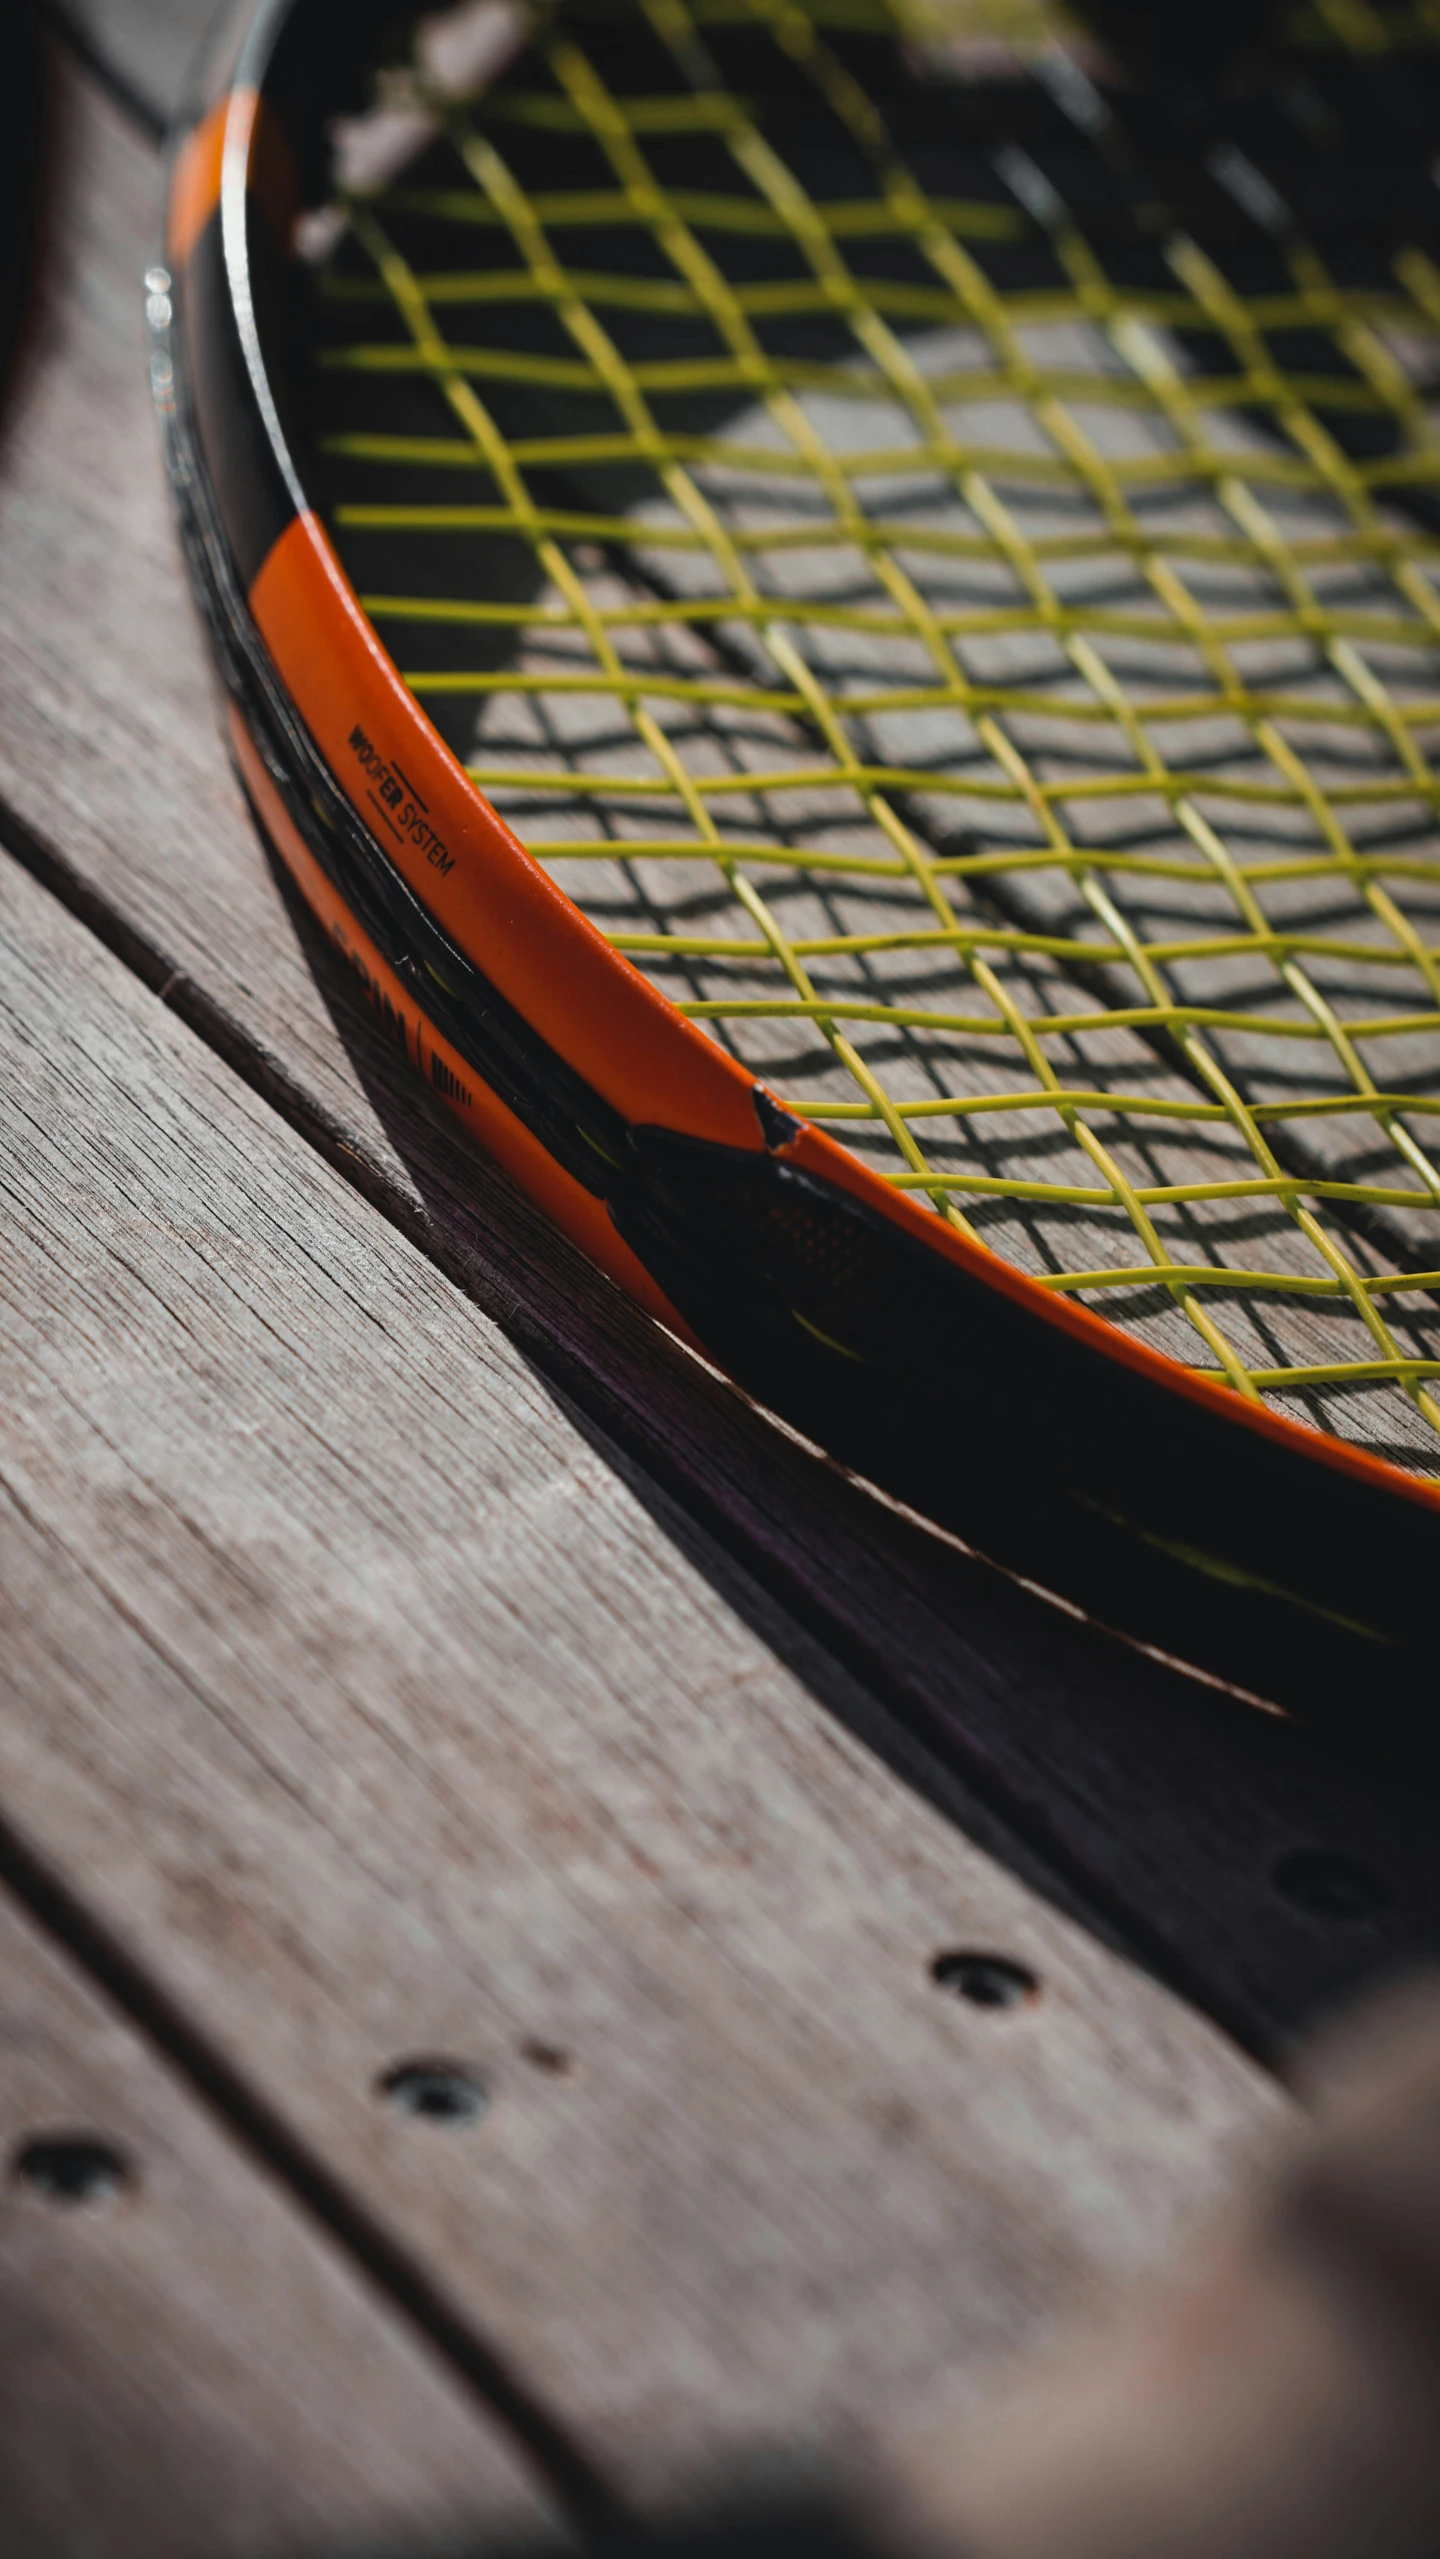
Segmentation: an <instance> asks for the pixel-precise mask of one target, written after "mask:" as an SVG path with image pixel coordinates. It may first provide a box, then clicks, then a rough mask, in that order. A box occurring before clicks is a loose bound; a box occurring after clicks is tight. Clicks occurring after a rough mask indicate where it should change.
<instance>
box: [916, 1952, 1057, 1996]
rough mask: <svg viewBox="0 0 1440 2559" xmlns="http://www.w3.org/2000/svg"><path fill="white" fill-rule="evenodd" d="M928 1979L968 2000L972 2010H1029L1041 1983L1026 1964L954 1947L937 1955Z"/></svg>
mask: <svg viewBox="0 0 1440 2559" xmlns="http://www.w3.org/2000/svg"><path fill="white" fill-rule="evenodd" d="M930 1978H931V1980H932V1981H933V1982H936V1983H938V1985H939V1987H940V1989H941V1990H948V1991H951V1992H953V1994H954V1996H955V1997H956V1998H957V1999H968V2000H969V2002H970V2005H971V2007H972V2008H1028V2007H1030V2006H1031V2005H1032V2003H1033V2002H1034V2001H1035V2000H1037V1999H1038V1998H1039V1996H1040V1984H1039V1982H1038V1980H1037V1979H1036V1976H1035V1975H1034V1973H1032V1972H1031V1971H1030V1969H1029V1966H1028V1965H1026V1964H1017V1963H1015V1962H1014V1961H1013V1960H1012V1959H1011V1957H1010V1956H1008V1955H986V1954H982V1953H980V1952H979V1951H978V1949H969V1948H957V1949H956V1950H954V1951H953V1952H951V1953H949V1954H944V1955H937V1956H936V1958H935V1961H934V1962H933V1964H932V1965H931V1967H930Z"/></svg>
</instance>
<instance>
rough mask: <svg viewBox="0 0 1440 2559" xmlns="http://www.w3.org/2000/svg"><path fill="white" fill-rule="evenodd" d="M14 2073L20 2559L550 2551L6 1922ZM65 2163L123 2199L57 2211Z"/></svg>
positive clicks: (7, 2079) (259, 2199)
mask: <svg viewBox="0 0 1440 2559" xmlns="http://www.w3.org/2000/svg"><path fill="white" fill-rule="evenodd" d="M0 2054H3V2064H0V2175H3V2181H4V2182H3V2185H0V2513H3V2515H4V2536H5V2546H6V2548H7V2549H8V2550H12V2551H14V2552H16V2553H17V2559H19V2555H20V2554H23V2559H76V2554H78V2553H81V2552H83V2553H84V2559H193V2554H194V2553H195V2552H196V2551H199V2550H204V2551H206V2552H207V2553H213V2554H214V2555H215V2559H274V2554H276V2553H277V2552H279V2551H280V2550H282V2549H283V2550H287V2551H289V2550H297V2549H299V2548H300V2547H302V2546H305V2547H308V2548H311V2549H315V2550H320V2549H322V2548H323V2549H329V2548H334V2547H338V2546H339V2545H340V2544H341V2542H342V2541H349V2540H352V2539H354V2538H355V2537H358V2536H362V2535H363V2536H364V2537H365V2538H366V2539H367V2540H368V2539H370V2538H371V2537H374V2536H378V2535H379V2534H380V2533H382V2532H385V2533H387V2534H388V2533H389V2532H391V2531H395V2532H397V2533H401V2532H403V2533H405V2534H406V2535H408V2534H410V2533H412V2532H413V2533H415V2534H416V2535H421V2534H424V2533H426V2532H429V2531H434V2530H436V2529H438V2528H439V2527H441V2526H453V2525H456V2524H458V2523H460V2522H463V2521H465V2520H466V2519H469V2518H473V2517H475V2516H477V2515H484V2516H487V2517H490V2518H492V2519H495V2518H498V2517H501V2516H506V2515H508V2516H509V2517H510V2518H511V2520H512V2523H513V2525H514V2526H515V2527H516V2528H517V2529H518V2528H524V2529H527V2530H528V2531H529V2532H531V2533H537V2532H540V2533H543V2532H544V2531H545V2530H546V2524H545V2518H544V2515H543V2512H542V2510H541V2508H540V2506H539V2504H538V2502H537V2500H536V2497H535V2494H534V2491H533V2489H532V2488H531V2487H530V2485H529V2484H528V2481H527V2480H526V2479H525V2478H524V2477H522V2475H521V2472H520V2470H519V2466H518V2464H517V2462H516V2461H515V2459H514V2457H513V2456H512V2455H511V2453H510V2452H509V2450H508V2449H507V2447H506V2446H505V2445H504V2444H503V2443H502V2441H501V2439H500V2438H499V2436H498V2435H497V2434H496V2433H495V2432H494V2431H493V2430H492V2429H491V2428H489V2427H488V2426H487V2424H486V2423H485V2421H484V2419H483V2418H482V2417H481V2416H480V2415H479V2413H478V2412H477V2411H476V2409H475V2408H474V2406H473V2404H470V2403H467V2402H466V2400H465V2399H464V2398H463V2397H462V2396H461V2394H460V2393H459V2392H458V2391H457V2390H456V2389H455V2388H454V2387H453V2385H452V2384H451V2382H450V2381H449V2379H448V2378H447V2376H446V2375H445V2374H444V2373H443V2372H442V2371H441V2370H440V2368H439V2366H438V2365H437V2364H433V2363H432V2362H431V2360H430V2358H429V2356H428V2355H427V2354H426V2353H425V2351H424V2350H423V2349H422V2348H421V2347H419V2346H417V2345H416V2343H415V2342H414V2341H413V2339H411V2338H409V2337H407V2336H406V2335H405V2334H404V2333H403V2332H402V2331H401V2330H400V2329H399V2328H398V2327H397V2326H396V2324H395V2323H394V2321H393V2320H392V2318H391V2317H390V2316H389V2315H388V2314H387V2312H386V2310H385V2308H384V2306H383V2305H377V2303H376V2302H375V2300H374V2299H373V2298H371V2297H368V2296H367V2294H366V2292H365V2290H364V2289H363V2288H362V2286H361V2285H360V2284H359V2283H358V2282H357V2280H356V2277H355V2275H354V2273H353V2271H352V2269H351V2268H350V2267H349V2266H348V2265H347V2264H346V2263H345V2262H344V2260H343V2259H342V2258H341V2257H340V2256H339V2255H338V2253H336V2252H335V2251H333V2250H332V2249H331V2248H330V2247H329V2245H328V2244H327V2243H326V2242H325V2241H324V2240H323V2239H321V2238H319V2237H317V2235H316V2233H315V2232H314V2231H313V2230H312V2229H311V2228H310V2227H309V2226H307V2224H306V2222H305V2220H304V2218H303V2217H302V2216H301V2215H300V2214H299V2213H297V2211H296V2210H295V2208H294V2207H293V2205H292V2204H291V2203H290V2202H289V2200H288V2198H286V2197H284V2196H283V2195H282V2194H281V2193H280V2192H279V2191H278V2190H277V2189H276V2187H275V2186H274V2184H273V2183H272V2182H271V2180H270V2179H269V2178H268V2177H267V2176H266V2175H265V2174H264V2173H263V2171H261V2170H259V2169H257V2167H256V2166H255V2165H254V2164H253V2163H252V2162H251V2161H249V2160H248V2159H247V2158H246V2157H245V2156H244V2155H243V2153H242V2152H241V2151H240V2150H238V2149H237V2148H236V2147H235V2145H234V2144H233V2143H232V2142H231V2141H229V2140H228V2139H227V2138H226V2137H225V2135H224V2134H223V2133H222V2132H221V2131H219V2130H218V2129H217V2128H216V2126H215V2124H214V2123H213V2122H212V2121H209V2120H207V2118H206V2116H205V2115H204V2114H203V2113H202V2111H201V2110H200V2108H199V2107H198V2106H197V2105H196V2103H195V2101H194V2100H193V2098H192V2097H191V2096H190V2095H189V2094H188V2092H187V2091H186V2090H185V2088H184V2087H183V2086H181V2085H180V2084H179V2083H178V2082H177V2081H176V2080H175V2079H174V2078H173V2077H172V2076H171V2075H170V2074H169V2073H168V2072H167V2071H166V2070H165V2069H164V2068H163V2066H161V2065H160V2064H159V2063H158V2062H157V2061H156V2059H155V2058H154V2056H153V2055H152V2053H151V2052H149V2051H148V2050H147V2048H146V2046H145V2044H144V2043H143V2041H142V2040H141V2039H140V2037H139V2036H137V2034H136V2033H135V2032H134V2030H133V2029H132V2028H131V2027H130V2026H129V2025H128V2024H127V2023H126V2022H125V2020H124V2019H123V2018H121V2017H119V2016H117V2014H116V2013H115V2011H114V2010H113V2009H111V2008H110V2007H108V2006H107V2004H106V2003H105V2002H104V2001H103V2000H102V1999H101V1998H99V1997H97V1995H96V1993H95V1991H94V1989H93V1987H92V1986H91V1985H90V1983H89V1982H88V1981H86V1979H85V1978H84V1977H83V1975H81V1974H80V1973H78V1972H77V1971H76V1969H75V1968H74V1967H73V1965H72V1964H71V1963H70V1962H68V1961H67V1959H66V1958H65V1956H64V1955H63V1954H62V1953H60V1952H59V1951H58V1950H57V1948H56V1947H55V1945H54V1944H53V1943H52V1942H51V1941H50V1940H49V1939H47V1938H46V1937H44V1936H42V1935H41V1934H40V1933H39V1932H38V1931H37V1930H36V1929H35V1928H34V1927H33V1926H32V1925H31V1924H30V1923H29V1921H28V1920H27V1919H26V1918H25V1917H24V1916H23V1914H22V1913H20V1912H19V1911H18V1910H17V1909H16V1908H15V1906H14V1905H13V1904H12V1903H11V1902H10V1901H9V1900H8V1899H7V1898H4V1897H0ZM57 2140H61V2141H64V2142H66V2143H68V2144H74V2143H76V2142H86V2143H88V2144H90V2145H92V2146H95V2147H98V2148H99V2149H100V2150H101V2151H102V2152H104V2151H108V2152H110V2153H111V2154H112V2156H113V2159H114V2162H115V2165H116V2166H117V2167H118V2169H119V2170H120V2171H121V2180H120V2183H119V2186H118V2191H115V2192H114V2193H113V2195H112V2197H111V2199H110V2200H108V2201H107V2200H104V2199H103V2198H102V2197H100V2196H97V2197H95V2198H94V2199H92V2200H90V2201H88V2202H86V2201H79V2200H76V2201H68V2202H67V2201H66V2200H64V2199H63V2197H60V2196H57V2195H55V2194H54V2193H53V2192H47V2190H46V2178H47V2173H48V2175H49V2177H50V2179H51V2181H52V2182H53V2179H54V2175H55V2170H56V2168H57V2167H59V2168H63V2166H64V2162H63V2160H61V2161H59V2162H56V2161H54V2160H53V2157H52V2159H51V2160H50V2161H48V2162H47V2160H46V2159H45V2158H44V2156H43V2155H42V2156H37V2155H36V2152H37V2145H44V2144H53V2143H54V2142H55V2141H57ZM100 2164H101V2163H100V2162H99V2161H97V2162H96V2167H97V2170H98V2168H99V2166H100Z"/></svg>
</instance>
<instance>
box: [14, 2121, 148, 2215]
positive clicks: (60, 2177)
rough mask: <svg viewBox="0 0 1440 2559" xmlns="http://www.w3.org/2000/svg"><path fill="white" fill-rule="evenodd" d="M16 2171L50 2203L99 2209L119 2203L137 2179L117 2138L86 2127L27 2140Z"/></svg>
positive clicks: (16, 2177)
mask: <svg viewBox="0 0 1440 2559" xmlns="http://www.w3.org/2000/svg"><path fill="white" fill-rule="evenodd" d="M11 2173H12V2176H13V2178H14V2182H15V2184H16V2185H18V2186H25V2187H27V2188H28V2189H29V2191H30V2193H31V2194H33V2195H40V2196H42V2197H43V2199H44V2201H45V2202H46V2203H49V2204H59V2205H62V2206H66V2207H74V2206H87V2207H88V2208H89V2209H90V2210H91V2211H98V2210H100V2209H102V2208H103V2207H104V2206H105V2205H107V2204H113V2203H118V2202H119V2200H120V2197H121V2196H122V2195H123V2194H124V2193H125V2191H126V2188H127V2187H129V2186H131V2185H133V2183H134V2173H133V2171H132V2169H131V2166H130V2163H129V2161H128V2160H127V2158H126V2157H125V2154H124V2152H123V2151H120V2150H117V2149H116V2148H115V2146H114V2144H113V2142H108V2141H98V2140H95V2139H93V2138H92V2137H91V2136H90V2135H89V2134H84V2133H51V2134H47V2135H46V2136H45V2137H44V2138H43V2139H39V2140H35V2141H27V2142H25V2143H24V2144H23V2145H22V2147H21V2148H20V2149H19V2150H18V2151H17V2152H16V2154H15V2159H14V2163H13V2167H12V2171H11Z"/></svg>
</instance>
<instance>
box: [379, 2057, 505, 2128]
mask: <svg viewBox="0 0 1440 2559" xmlns="http://www.w3.org/2000/svg"><path fill="white" fill-rule="evenodd" d="M380 2093H381V2095H382V2097H384V2098H385V2099H386V2101H387V2103H388V2104H389V2105H391V2106H392V2107H393V2108H394V2110H395V2112H396V2114H397V2115H409V2116H411V2117H413V2118H414V2120H415V2121H417V2122H420V2123H427V2124H439V2125H442V2126H447V2127H453V2126H457V2125H460V2124H473V2123H476V2122H478V2121H479V2118H480V2117H481V2115H483V2114H484V2112H485V2109H486V2107H487V2105H488V2104H489V2102H490V2100H489V2092H488V2091H487V2089H486V2086H485V2082H484V2080H483V2079H481V2078H480V2077H479V2075H478V2074H477V2073H476V2072H475V2071H473V2070H467V2069H466V2068H465V2067H464V2066H463V2064H461V2063H459V2062H453V2061H404V2062H397V2064H396V2066H395V2068H394V2069H393V2070H387V2071H386V2073H385V2075H384V2077H383V2078H382V2080H381V2082H380Z"/></svg>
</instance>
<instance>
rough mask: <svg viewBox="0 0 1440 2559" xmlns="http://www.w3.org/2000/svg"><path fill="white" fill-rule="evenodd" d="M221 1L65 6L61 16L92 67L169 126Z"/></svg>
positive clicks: (73, 0) (99, 1) (107, 0)
mask: <svg viewBox="0 0 1440 2559" xmlns="http://www.w3.org/2000/svg"><path fill="white" fill-rule="evenodd" d="M223 6H224V0H218V5H217V0H64V9H63V16H64V19H65V21H66V22H68V24H69V25H70V26H71V27H73V28H74V29H75V31H76V33H77V34H78V35H79V37H80V38H81V40H82V41H83V42H84V43H85V45H86V47H87V49H88V51H89V52H90V55H91V58H92V59H93V61H94V62H95V64H96V67H97V68H98V69H101V70H105V71H111V72H113V73H114V74H115V75H116V76H117V78H118V80H119V81H120V82H121V83H123V85H124V87H125V88H126V89H127V90H128V91H129V92H130V93H131V95H132V96H133V97H134V98H135V99H136V100H137V101H138V102H140V103H142V104H143V105H144V107H145V108H146V109H148V111H149V112H150V114H151V115H153V116H154V118H155V119H156V121H157V122H160V123H168V121H169V119H170V117H171V116H173V115H174V114H175V113H176V111H177V109H178V108H179V106H180V104H181V101H182V99H183V97H184V94H185V84H186V81H187V79H188V77H189V74H190V70H191V67H192V65H193V63H194V61H195V57H196V54H197V52H198V50H199V47H200V44H201V42H202V40H203V38H204V35H205V32H206V30H207V28H208V27H210V26H211V25H212V24H213V22H214V20H215V18H216V16H217V14H218V13H219V10H220V9H223Z"/></svg>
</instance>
